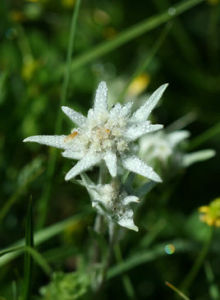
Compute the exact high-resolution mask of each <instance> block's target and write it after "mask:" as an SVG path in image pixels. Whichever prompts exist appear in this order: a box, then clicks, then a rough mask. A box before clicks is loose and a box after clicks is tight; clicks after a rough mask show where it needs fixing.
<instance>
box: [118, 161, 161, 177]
mask: <svg viewBox="0 0 220 300" xmlns="http://www.w3.org/2000/svg"><path fill="white" fill-rule="evenodd" d="M122 165H123V166H124V168H125V169H127V170H129V171H131V172H134V173H137V174H140V175H142V176H144V177H147V178H149V179H151V180H153V181H156V182H161V181H162V180H161V178H160V176H159V175H158V174H157V173H156V172H154V170H153V169H152V168H151V167H150V166H148V165H147V164H146V163H145V162H143V161H142V160H140V159H139V158H138V157H136V156H127V157H123V158H122Z"/></svg>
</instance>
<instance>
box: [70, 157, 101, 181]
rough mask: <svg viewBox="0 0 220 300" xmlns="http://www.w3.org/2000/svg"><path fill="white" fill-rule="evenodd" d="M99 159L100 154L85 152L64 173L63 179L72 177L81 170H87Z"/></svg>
mask: <svg viewBox="0 0 220 300" xmlns="http://www.w3.org/2000/svg"><path fill="white" fill-rule="evenodd" d="M100 160H101V156H100V155H95V154H89V153H88V154H87V155H86V156H85V157H83V158H82V159H81V160H80V161H78V163H77V164H75V166H74V167H73V168H72V169H71V170H70V171H69V172H68V173H67V174H66V176H65V180H70V179H71V178H74V177H75V176H76V175H78V174H80V173H81V172H85V171H87V170H88V169H89V168H91V167H93V166H94V165H96V164H97V163H99V162H100Z"/></svg>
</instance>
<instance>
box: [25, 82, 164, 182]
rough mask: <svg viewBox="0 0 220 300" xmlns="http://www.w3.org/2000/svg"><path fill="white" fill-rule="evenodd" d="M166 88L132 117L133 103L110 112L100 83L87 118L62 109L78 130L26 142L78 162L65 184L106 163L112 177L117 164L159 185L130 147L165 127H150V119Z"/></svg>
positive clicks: (115, 107)
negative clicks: (146, 135)
mask: <svg viewBox="0 0 220 300" xmlns="http://www.w3.org/2000/svg"><path fill="white" fill-rule="evenodd" d="M166 87H167V84H164V85H162V86H161V87H159V88H158V89H157V90H156V91H155V92H154V93H153V94H152V95H151V97H150V98H149V99H148V101H147V102H146V103H145V104H143V105H142V106H141V107H140V108H139V109H138V110H137V111H136V112H134V113H133V114H132V113H131V109H132V102H129V103H127V104H125V105H121V104H119V103H117V104H116V105H115V106H113V107H112V108H111V109H108V105H107V86H106V83H105V82H101V83H100V84H99V86H98V89H97V91H96V96H95V102H94V107H93V108H92V109H90V110H89V111H88V115H87V118H86V117H85V116H83V115H82V114H80V113H78V112H76V111H75V110H73V109H71V108H69V107H65V106H63V107H62V110H63V112H64V113H65V114H66V115H67V116H68V117H69V118H70V120H71V121H72V122H73V123H75V124H76V125H77V126H78V127H77V128H75V129H73V130H72V132H71V134H69V135H37V136H31V137H28V138H26V139H25V140H24V142H36V143H39V144H44V145H48V146H53V147H56V148H60V149H63V150H64V152H62V155H63V156H64V157H66V158H71V159H76V160H79V162H78V163H76V164H75V166H74V167H73V168H72V169H71V170H70V171H69V172H68V173H67V174H66V177H65V179H66V180H70V179H71V178H73V177H75V176H76V175H78V174H80V173H82V172H84V171H86V170H88V169H89V168H91V167H93V166H94V165H97V164H99V163H100V162H101V161H102V160H104V161H105V163H106V166H107V168H108V170H109V172H110V174H111V176H112V177H115V176H116V175H117V164H118V162H120V163H121V164H122V166H123V167H124V168H125V169H127V170H129V171H131V172H134V173H137V174H140V175H142V176H144V177H147V178H149V179H151V180H153V181H158V182H160V181H161V179H160V177H159V176H158V175H157V174H156V173H155V172H154V170H153V169H152V168H151V167H150V166H148V165H147V164H146V163H144V162H143V161H142V160H140V159H139V158H138V157H137V156H135V155H134V154H133V152H132V150H131V143H132V142H134V141H135V140H137V139H138V138H140V137H141V136H142V135H144V134H146V133H149V132H153V131H156V130H159V129H161V128H162V127H163V126H162V125H151V123H150V121H149V120H147V119H148V117H149V115H150V113H151V111H152V110H153V109H154V107H155V106H156V104H157V103H158V101H159V100H160V98H161V96H162V94H163V92H164V90H165V89H166Z"/></svg>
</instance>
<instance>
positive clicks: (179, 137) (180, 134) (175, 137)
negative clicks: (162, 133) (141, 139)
mask: <svg viewBox="0 0 220 300" xmlns="http://www.w3.org/2000/svg"><path fill="white" fill-rule="evenodd" d="M189 136H190V132H189V131H187V130H180V131H174V132H172V133H170V134H168V135H167V138H168V141H169V142H170V144H171V146H172V147H175V146H176V145H178V144H179V143H180V142H181V141H183V140H185V139H187V138H188V137H189Z"/></svg>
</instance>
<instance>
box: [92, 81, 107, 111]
mask: <svg viewBox="0 0 220 300" xmlns="http://www.w3.org/2000/svg"><path fill="white" fill-rule="evenodd" d="M107 94H108V89H107V86H106V83H105V82H104V81H101V82H100V83H99V85H98V88H97V90H96V95H95V103H94V112H95V113H97V112H102V111H103V112H105V111H107V109H108V105H107Z"/></svg>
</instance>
